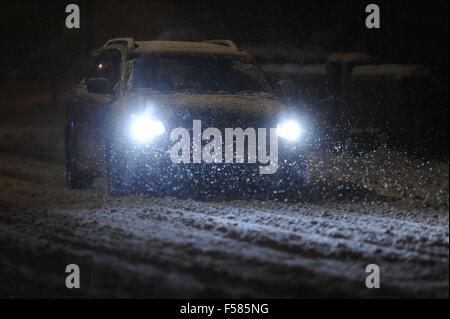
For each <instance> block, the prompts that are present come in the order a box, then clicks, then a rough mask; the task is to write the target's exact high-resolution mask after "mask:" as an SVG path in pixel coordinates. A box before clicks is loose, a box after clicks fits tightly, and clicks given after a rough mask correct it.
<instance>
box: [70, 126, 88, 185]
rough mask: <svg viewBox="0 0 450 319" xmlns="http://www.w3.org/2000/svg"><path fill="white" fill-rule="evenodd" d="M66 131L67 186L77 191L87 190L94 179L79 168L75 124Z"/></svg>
mask: <svg viewBox="0 0 450 319" xmlns="http://www.w3.org/2000/svg"><path fill="white" fill-rule="evenodd" d="M65 131H66V132H65V151H66V183H67V186H68V187H69V188H75V189H84V188H87V187H89V186H90V185H92V183H93V180H94V177H93V176H92V175H91V174H89V173H87V172H85V171H83V170H81V169H80V168H79V159H78V153H77V140H76V138H77V136H76V125H75V123H74V122H71V123H70V124H69V125H68V126H67V127H66V130H65Z"/></svg>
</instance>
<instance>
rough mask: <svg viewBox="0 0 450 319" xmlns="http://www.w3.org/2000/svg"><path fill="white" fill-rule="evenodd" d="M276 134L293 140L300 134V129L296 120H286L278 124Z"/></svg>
mask: <svg viewBox="0 0 450 319" xmlns="http://www.w3.org/2000/svg"><path fill="white" fill-rule="evenodd" d="M277 134H278V136H279V137H282V138H285V139H287V140H289V141H295V140H297V139H298V138H299V137H300V135H301V134H302V129H301V127H300V125H299V124H298V123H297V121H294V120H288V121H284V122H281V123H280V124H278V126H277Z"/></svg>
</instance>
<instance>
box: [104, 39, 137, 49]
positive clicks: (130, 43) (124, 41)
mask: <svg viewBox="0 0 450 319" xmlns="http://www.w3.org/2000/svg"><path fill="white" fill-rule="evenodd" d="M115 44H116V45H117V44H118V45H126V46H127V48H128V49H134V48H136V43H134V39H133V38H113V39H109V40H108V41H106V43H105V45H104V46H105V47H106V46H108V45H115Z"/></svg>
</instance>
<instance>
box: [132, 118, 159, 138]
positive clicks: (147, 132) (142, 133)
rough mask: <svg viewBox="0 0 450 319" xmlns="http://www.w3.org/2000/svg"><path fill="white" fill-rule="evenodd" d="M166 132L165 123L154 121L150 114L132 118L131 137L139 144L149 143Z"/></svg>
mask: <svg viewBox="0 0 450 319" xmlns="http://www.w3.org/2000/svg"><path fill="white" fill-rule="evenodd" d="M165 130H166V129H165V127H164V124H163V122H161V121H158V120H156V119H154V118H153V117H152V116H151V115H150V114H147V113H146V114H141V115H137V116H132V119H131V137H132V138H133V140H135V141H137V142H147V141H149V140H151V139H152V138H154V137H156V136H160V135H162V134H164V132H165Z"/></svg>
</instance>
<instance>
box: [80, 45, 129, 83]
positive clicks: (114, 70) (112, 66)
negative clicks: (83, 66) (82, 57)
mask: <svg viewBox="0 0 450 319" xmlns="http://www.w3.org/2000/svg"><path fill="white" fill-rule="evenodd" d="M120 61H121V54H120V52H119V51H118V50H108V51H105V52H103V53H101V54H99V55H97V56H95V57H94V58H92V60H91V61H90V63H89V67H88V71H87V74H86V77H85V79H86V81H88V80H89V79H91V78H104V79H107V80H109V81H110V83H111V84H112V85H113V86H114V85H116V84H117V82H118V81H119V77H120Z"/></svg>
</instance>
